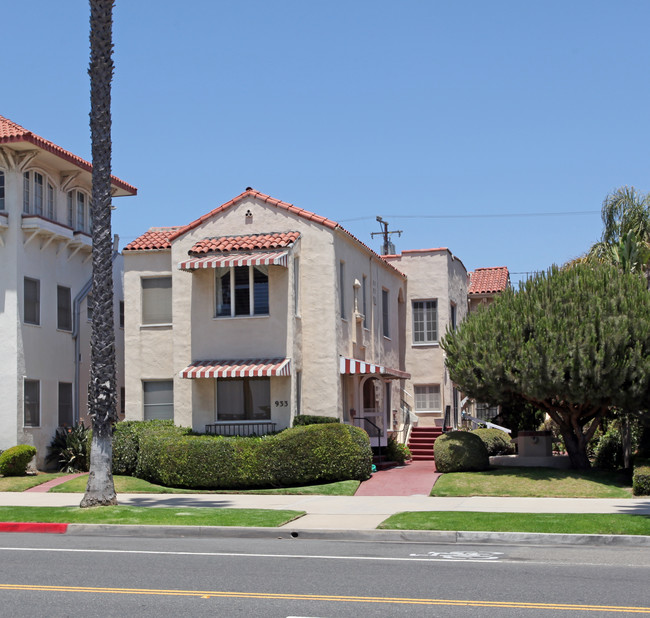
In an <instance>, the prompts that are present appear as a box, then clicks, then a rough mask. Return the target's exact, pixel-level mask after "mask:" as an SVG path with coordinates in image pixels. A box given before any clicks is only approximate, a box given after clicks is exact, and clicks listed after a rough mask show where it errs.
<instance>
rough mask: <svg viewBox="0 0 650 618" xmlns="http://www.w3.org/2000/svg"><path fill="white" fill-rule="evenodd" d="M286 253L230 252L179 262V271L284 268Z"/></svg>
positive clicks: (285, 265) (287, 253)
mask: <svg viewBox="0 0 650 618" xmlns="http://www.w3.org/2000/svg"><path fill="white" fill-rule="evenodd" d="M288 255H289V252H288V251H265V252H258V253H250V252H232V253H228V254H227V255H224V254H221V253H220V254H218V255H215V254H212V255H205V256H203V257H196V258H190V259H189V260H185V261H183V262H179V264H178V268H179V269H180V270H198V269H199V268H222V267H224V268H228V267H231V266H269V265H275V266H284V267H285V268H286V267H287V256H288Z"/></svg>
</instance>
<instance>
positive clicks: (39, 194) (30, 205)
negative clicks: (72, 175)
mask: <svg viewBox="0 0 650 618" xmlns="http://www.w3.org/2000/svg"><path fill="white" fill-rule="evenodd" d="M37 175H38V177H39V178H40V181H39V182H37ZM37 187H40V189H38V190H37ZM37 198H38V202H39V203H37ZM0 210H1V209H0ZM23 214H25V215H36V216H37V217H43V218H44V219H49V220H51V221H56V220H57V218H56V183H55V182H54V181H53V180H52V178H50V176H49V175H48V174H47V173H46V172H45V171H44V170H41V169H40V168H33V169H29V170H26V171H24V172H23Z"/></svg>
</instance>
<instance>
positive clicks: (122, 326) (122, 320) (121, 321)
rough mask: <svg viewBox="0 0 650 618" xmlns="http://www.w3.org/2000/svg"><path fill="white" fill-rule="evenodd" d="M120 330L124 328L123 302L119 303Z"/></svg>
mask: <svg viewBox="0 0 650 618" xmlns="http://www.w3.org/2000/svg"><path fill="white" fill-rule="evenodd" d="M120 328H124V301H123V300H121V301H120Z"/></svg>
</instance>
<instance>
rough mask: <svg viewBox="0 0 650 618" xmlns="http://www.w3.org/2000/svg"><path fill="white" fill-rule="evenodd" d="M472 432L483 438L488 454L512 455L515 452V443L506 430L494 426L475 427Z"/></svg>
mask: <svg viewBox="0 0 650 618" xmlns="http://www.w3.org/2000/svg"><path fill="white" fill-rule="evenodd" d="M471 433H473V434H474V435H475V436H478V437H479V438H481V440H483V444H485V448H486V449H487V452H488V455H489V456H490V457H492V456H493V455H512V454H513V453H514V452H515V445H514V444H513V443H512V440H511V439H510V435H509V434H507V433H506V432H505V431H501V430H500V429H496V428H494V427H488V428H480V429H474V430H473V431H472V432H471Z"/></svg>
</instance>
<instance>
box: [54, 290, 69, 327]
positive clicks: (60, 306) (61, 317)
mask: <svg viewBox="0 0 650 618" xmlns="http://www.w3.org/2000/svg"><path fill="white" fill-rule="evenodd" d="M56 327H57V328H58V329H59V330H72V295H71V293H70V288H67V287H64V286H62V285H57V286H56Z"/></svg>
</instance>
